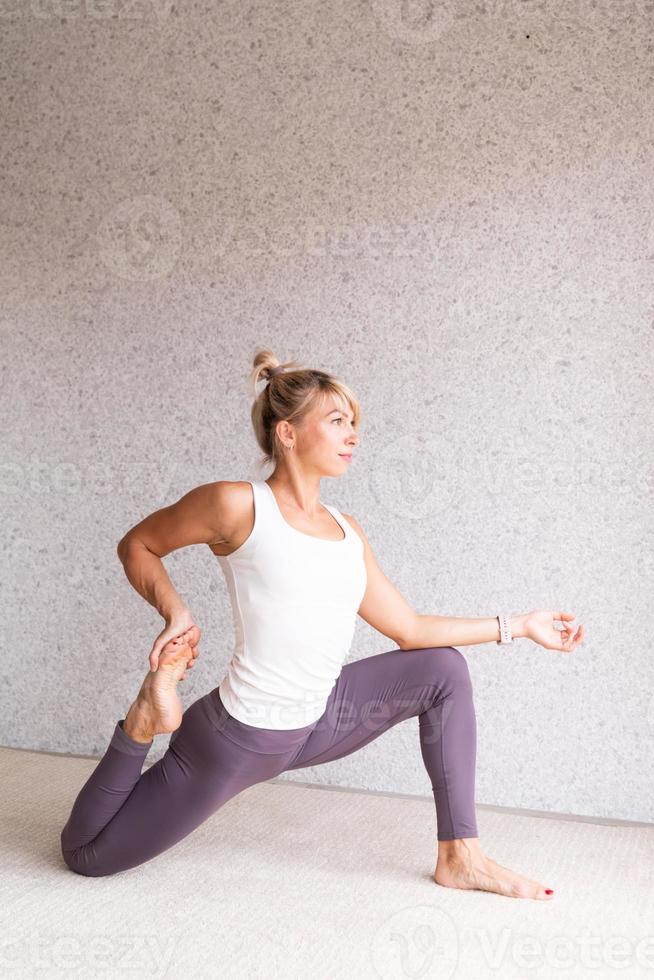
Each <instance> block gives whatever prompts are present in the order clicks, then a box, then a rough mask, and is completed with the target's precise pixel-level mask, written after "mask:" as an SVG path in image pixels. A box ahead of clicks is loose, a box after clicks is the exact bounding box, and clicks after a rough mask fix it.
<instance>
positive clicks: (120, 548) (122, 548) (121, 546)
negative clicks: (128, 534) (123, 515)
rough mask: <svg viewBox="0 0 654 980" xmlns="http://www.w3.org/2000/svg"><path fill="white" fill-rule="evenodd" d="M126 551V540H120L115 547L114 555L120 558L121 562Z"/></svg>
mask: <svg viewBox="0 0 654 980" xmlns="http://www.w3.org/2000/svg"><path fill="white" fill-rule="evenodd" d="M126 551H127V538H121V539H120V541H119V542H118V544H117V545H116V554H117V555H118V557H119V558H120V560H121V562H124V561H125V553H126Z"/></svg>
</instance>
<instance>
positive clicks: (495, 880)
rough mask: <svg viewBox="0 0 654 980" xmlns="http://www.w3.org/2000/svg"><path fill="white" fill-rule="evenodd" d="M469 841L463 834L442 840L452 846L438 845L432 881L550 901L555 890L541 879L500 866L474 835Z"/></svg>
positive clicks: (447, 885)
mask: <svg viewBox="0 0 654 980" xmlns="http://www.w3.org/2000/svg"><path fill="white" fill-rule="evenodd" d="M472 840H473V841H475V843H470V842H469V840H468V839H466V838H463V839H461V840H458V841H456V842H450V841H447V842H445V843H446V844H447V845H450V844H455V846H454V847H449V846H448V847H447V848H443V852H444V853H441V848H440V847H439V854H438V860H437V862H436V870H435V872H434V881H435V882H436V884H437V885H443V886H445V887H446V888H472V889H480V890H481V891H488V892H497V893H498V894H499V895H505V896H507V897H508V898H535V899H541V900H543V901H549V899H551V898H554V894H553V893H552V894H551V895H548V894H547V889H546V888H545V886H544V885H541V884H540V882H538V881H534V880H533V879H531V878H526V877H524V875H520V874H518V873H517V872H515V871H511V870H510V869H509V868H505V867H503V866H502V865H501V864H498V863H497V861H493V859H492V858H489V857H486V855H485V854H484V853H483V852H482V850H481V848H480V847H479V845H478V844H477V843H476V838H472Z"/></svg>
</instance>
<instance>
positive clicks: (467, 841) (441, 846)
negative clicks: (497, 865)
mask: <svg viewBox="0 0 654 980" xmlns="http://www.w3.org/2000/svg"><path fill="white" fill-rule="evenodd" d="M462 854H468V855H469V854H481V845H480V843H479V838H478V837H456V838H455V839H454V840H439V841H438V857H439V859H442V860H444V861H448V860H450V859H451V858H456V857H459V856H460V855H462Z"/></svg>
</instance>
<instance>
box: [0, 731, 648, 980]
mask: <svg viewBox="0 0 654 980" xmlns="http://www.w3.org/2000/svg"><path fill="white" fill-rule="evenodd" d="M96 765H97V760H94V759H87V758H80V757H75V756H64V755H53V754H47V753H37V752H28V751H24V750H19V749H11V748H0V771H1V773H2V787H3V792H2V797H1V798H2V811H1V812H2V880H1V885H0V909H1V912H0V915H1V924H2V933H1V935H0V976H1V977H2V978H5V977H7V978H8V977H44V978H47V980H56V978H59V977H62V978H63V977H66V978H69V977H84V978H95V977H103V978H113V977H116V978H121V980H122V978H125V977H139V978H140V977H157V978H161V977H167V978H170V980H173V978H174V980H176V978H182V977H184V978H187V977H203V978H204V977H211V978H213V977H220V978H224V977H239V978H240V977H243V978H259V977H261V978H266V980H269V978H278V977H279V978H287V977H288V978H309V977H310V978H314V977H316V978H318V977H329V978H344V980H345V978H347V980H354V978H357V980H358V978H365V977H384V978H386V977H387V978H396V977H397V978H412V980H415V978H432V977H434V978H438V980H448V978H450V977H452V978H457V980H460V978H468V977H470V978H475V980H479V978H484V977H494V978H497V980H509V978H514V977H515V978H520V980H524V978H527V977H530V978H531V977H534V978H547V980H551V978H554V977H556V978H568V977H575V978H576V977H588V978H591V977H592V978H594V980H598V978H604V977H612V978H616V980H617V978H618V977H621V978H625V980H634V978H637V977H647V978H650V980H651V978H654V827H652V826H638V825H635V826H629V825H615V826H611V825H602V824H600V823H592V822H581V821H576V820H569V819H568V820H565V819H554V818H543V817H538V816H532V815H525V814H519V813H514V812H511V811H506V810H499V809H495V808H490V807H484V806H479V808H478V822H479V827H480V835H481V842H482V846H483V848H484V850H485V851H486V853H487V854H488V855H489V856H491V857H493V858H495V860H497V861H499V863H500V864H504V865H507V866H509V867H511V868H514V869H515V870H517V871H521V872H522V873H524V874H527V875H529V876H530V877H532V878H536V879H538V880H542V881H544V882H547V883H548V884H549V885H551V887H553V888H554V890H555V896H554V900H553V901H551V902H537V901H531V900H523V899H511V898H505V897H502V896H500V895H494V894H490V893H486V892H480V891H461V890H454V889H449V888H442V887H440V886H438V885H436V884H435V883H434V882H433V880H432V879H431V873H432V871H433V868H434V864H435V856H436V843H435V833H434V829H435V816H434V813H433V802H432V801H431V800H430V799H424V800H423V799H407V798H406V797H402V796H392V795H381V794H376V793H367V792H356V791H352V790H333V789H331V788H329V789H328V788H324V787H310V786H306V785H299V784H297V783H291V782H285V781H284V780H278V781H271V782H268V783H262V784H259V785H257V786H253V787H251V788H250V789H248V790H246V791H244V792H243V793H241V794H240V795H239V796H237V797H235V798H233V799H232V800H230V801H229V802H228V803H227V804H226V805H225V806H224V807H223V808H222V809H221V810H219V811H218V812H217V813H216V814H214V816H213V817H211V818H210V819H209V820H208V821H207V822H206V823H204V824H203V825H202V826H201V827H199V828H197V830H195V831H194V832H193V833H192V834H190V835H189V836H188V837H186V838H185V839H184V840H183V841H181V842H180V843H178V844H177V845H176V846H175V847H173V848H171V849H170V850H169V851H167V852H165V853H164V854H162V855H159V856H158V857H157V858H154V859H153V860H152V861H149V862H147V863H146V864H143V865H141V866H140V867H137V868H133V869H131V870H129V871H124V872H121V873H120V874H117V875H113V876H109V877H104V878H85V877H83V876H80V875H76V874H75V873H74V872H72V871H70V870H69V869H68V868H67V866H66V865H65V864H64V862H63V860H62V858H61V855H60V853H59V833H60V831H61V828H62V827H63V824H64V823H65V821H66V819H67V816H68V813H69V811H70V807H71V806H72V803H73V800H74V797H75V795H76V793H77V791H78V790H79V788H80V787H81V785H82V783H83V782H84V780H85V779H86V778H87V777H88V775H89V774H90V773H91V772H92V770H93V769H94V768H95V766H96ZM161 819H162V820H165V819H166V814H165V813H162V814H161Z"/></svg>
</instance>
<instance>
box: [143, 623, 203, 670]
mask: <svg viewBox="0 0 654 980" xmlns="http://www.w3.org/2000/svg"><path fill="white" fill-rule="evenodd" d="M192 626H194V627H195V630H194V631H193V632H194V635H195V640H193V639H192V640H190V646H191V649H192V651H193V657H192V658H191V660H189V662H188V664H187V667H188V668H189V669H190V668H191V667H194V666H195V661H196V660H197V658H198V657H199V655H200V636H201V635H202V631H201V630H200V627H199V626H198V625H197V623H196V622H195V619H194V617H193V615H192V613H191V611H190V609H185V610H183V611H181V612H178V613H176V614H175V615H174V616H171V618H170V619H167V620H166V626H165V628H164V629H163V630H162V631H161V633H160V634H159V636H158V637H157V638H156V640H155V641H154V645H153V647H152V650H151V651H150V657H149V659H150V670H151V671H153V672H154V671H156V670H157V667H158V666H159V655H160V653H161V651H162V650H163V648H164V647H165V645H166V643H168V641H169V640H174V639H175V637H176V636H181V635H182V634H183V633H186V632H187V631H188V630H190V629H191V627H192ZM185 676H186V675H185Z"/></svg>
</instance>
